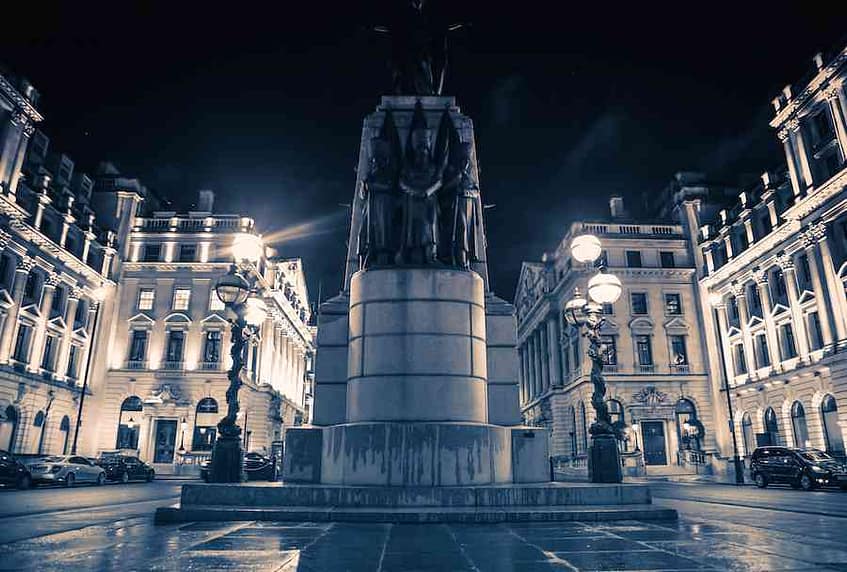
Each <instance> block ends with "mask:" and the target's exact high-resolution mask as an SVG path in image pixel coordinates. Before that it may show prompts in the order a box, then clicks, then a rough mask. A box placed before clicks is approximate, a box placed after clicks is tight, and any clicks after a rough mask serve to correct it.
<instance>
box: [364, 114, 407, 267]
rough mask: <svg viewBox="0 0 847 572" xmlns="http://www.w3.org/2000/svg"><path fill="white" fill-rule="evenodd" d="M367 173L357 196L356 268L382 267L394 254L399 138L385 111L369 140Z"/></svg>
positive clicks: (399, 155) (391, 117) (392, 259)
mask: <svg viewBox="0 0 847 572" xmlns="http://www.w3.org/2000/svg"><path fill="white" fill-rule="evenodd" d="M370 151H371V154H370V161H369V163H368V173H367V176H366V177H365V180H364V181H362V184H361V187H360V190H359V194H360V197H361V199H362V205H363V206H362V208H363V211H364V212H363V217H362V226H361V229H360V232H359V249H358V255H359V267H360V268H362V269H364V268H368V267H371V266H385V265H388V264H392V263H393V262H394V258H395V253H396V246H395V245H396V241H395V240H394V236H395V234H396V233H395V230H394V229H395V226H396V223H395V220H396V216H395V213H396V210H397V202H398V201H397V199H398V191H397V176H398V172H399V168H400V161H401V153H402V150H401V149H400V139H399V135H398V134H397V128H396V127H395V125H394V119H393V116H392V114H391V111H390V110H389V111H387V112H386V115H385V120H384V122H383V125H382V131H381V134H380V136H379V137H374V138H373V139H371V145H370Z"/></svg>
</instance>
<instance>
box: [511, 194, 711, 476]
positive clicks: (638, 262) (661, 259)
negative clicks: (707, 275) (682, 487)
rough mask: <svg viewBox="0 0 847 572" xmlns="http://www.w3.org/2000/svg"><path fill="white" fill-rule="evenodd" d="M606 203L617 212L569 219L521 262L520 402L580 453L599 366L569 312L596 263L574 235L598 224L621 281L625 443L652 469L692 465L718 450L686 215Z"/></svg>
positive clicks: (615, 356)
mask: <svg viewBox="0 0 847 572" xmlns="http://www.w3.org/2000/svg"><path fill="white" fill-rule="evenodd" d="M610 206H611V215H612V216H611V217H610V218H609V219H607V220H597V221H584V222H576V223H573V224H572V225H571V227H570V230H569V231H568V233H567V234H566V235H565V236H564V238H563V239H562V241H561V242H560V244H559V246H558V248H557V249H556V250H555V251H554V252H553V253H550V254H547V255H545V258H544V260H543V262H541V263H525V264H524V265H523V268H522V271H521V276H520V280H519V283H518V287H517V293H516V297H515V305H516V306H517V311H518V346H519V354H520V363H521V368H520V373H521V375H520V379H521V386H520V387H521V391H520V397H521V411H522V413H523V416H524V419H525V422H526V423H527V424H531V425H542V426H546V427H549V428H550V429H551V431H552V454H553V455H554V456H555V457H559V458H561V457H564V458H567V459H571V460H573V461H575V462H577V463H578V462H579V461H581V460H584V458H585V454H586V451H587V448H588V445H589V440H590V439H589V435H588V431H587V429H588V427H589V426H590V425H591V422H592V421H593V420H594V411H593V409H592V406H591V392H592V384H591V381H590V377H589V373H590V370H591V365H590V361H589V359H588V356H587V352H586V350H587V347H586V342H585V341H584V340H583V339H582V337H581V336H580V334H579V332H578V331H576V330H575V329H574V328H572V327H571V326H568V325H567V324H566V322H565V321H564V319H563V313H562V310H563V308H564V306H565V304H566V302H567V301H568V300H569V299H570V298H571V297H572V295H573V291H574V288H575V287H579V288H581V289H582V290H583V291H584V289H585V285H586V283H587V281H588V279H589V278H590V277H591V276H592V275H593V273H594V272H596V269H595V268H594V267H592V266H591V265H587V264H582V263H578V262H576V261H575V260H573V259H572V258H571V255H570V242H571V239H572V238H573V237H574V236H577V235H579V234H583V233H591V234H594V235H596V236H597V237H599V238H600V240H601V241H602V244H603V249H604V251H603V254H602V256H601V259H602V260H603V261H604V263H605V264H606V266H607V267H608V270H609V272H611V273H613V274H615V275H616V276H618V277H619V278H620V280H621V282H622V283H623V293H622V294H621V297H620V299H619V300H618V301H617V302H616V303H615V304H614V305H607V306H606V307H604V314H605V316H604V317H605V324H604V326H603V329H602V336H603V342H604V346H605V350H606V352H605V356H606V357H605V361H606V365H605V366H604V376H605V378H606V381H607V383H608V391H607V397H608V400H609V401H608V403H609V407H610V410H611V412H612V417H613V420H614V421H615V422H616V424H618V426H619V427H620V428H621V429H622V430H624V432H625V433H626V435H627V439H626V440H625V441H622V442H621V449H622V450H623V451H625V452H629V453H630V454H629V455H628V457H627V458H628V459H629V461H628V462H629V464H630V465H631V466H632V468H633V470H638V471H639V472H640V470H641V465H642V462H643V465H644V467H645V469H646V472H647V474H666V473H671V472H684V471H691V472H693V471H695V470H698V469H697V466H696V465H702V464H703V463H706V462H709V461H710V459H709V457H710V455H711V454H712V453H713V452H714V450H715V432H714V415H713V409H714V402H713V397H712V395H711V392H710V386H709V381H708V377H707V363H706V359H705V354H704V351H705V349H704V347H703V340H702V338H701V335H700V330H701V322H700V319H699V316H700V303H699V299H698V297H697V289H696V275H695V274H696V272H695V262H694V259H693V257H692V255H691V253H690V249H689V247H688V241H687V239H686V236H685V234H684V233H683V228H682V226H681V225H679V224H677V223H675V222H673V221H672V220H669V219H665V220H658V221H655V222H647V221H644V220H641V221H634V220H632V219H630V218H628V217H627V216H626V213H625V211H624V209H623V201H622V199H620V198H619V197H613V198H612V200H611V202H610ZM636 446H637V449H636Z"/></svg>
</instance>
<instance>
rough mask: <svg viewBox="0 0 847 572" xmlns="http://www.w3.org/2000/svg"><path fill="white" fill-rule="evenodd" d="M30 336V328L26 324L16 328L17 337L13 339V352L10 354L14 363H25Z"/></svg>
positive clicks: (27, 356) (27, 357)
mask: <svg viewBox="0 0 847 572" xmlns="http://www.w3.org/2000/svg"><path fill="white" fill-rule="evenodd" d="M31 336H32V328H31V327H30V326H27V325H26V324H21V325H20V326H18V337H17V338H16V339H15V352H14V354H12V355H13V356H14V358H15V361H19V362H21V363H26V362H27V360H28V359H29V342H30V338H31Z"/></svg>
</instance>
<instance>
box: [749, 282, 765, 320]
mask: <svg viewBox="0 0 847 572" xmlns="http://www.w3.org/2000/svg"><path fill="white" fill-rule="evenodd" d="M747 299H748V300H750V314H751V315H753V316H758V317H760V318H761V317H762V296H761V295H760V294H759V287H758V286H757V285H756V284H751V285H750V288H749V289H748V290H747Z"/></svg>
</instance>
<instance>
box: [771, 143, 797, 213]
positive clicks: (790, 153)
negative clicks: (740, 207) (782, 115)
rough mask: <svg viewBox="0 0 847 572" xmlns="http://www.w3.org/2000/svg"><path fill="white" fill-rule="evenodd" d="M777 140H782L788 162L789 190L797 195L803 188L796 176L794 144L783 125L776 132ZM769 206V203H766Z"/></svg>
mask: <svg viewBox="0 0 847 572" xmlns="http://www.w3.org/2000/svg"><path fill="white" fill-rule="evenodd" d="M777 136H778V137H779V140H780V141H782V147H783V150H784V151H785V162H786V163H788V177H789V178H790V179H791V190H793V191H794V195H795V196H797V195H799V194H800V193H801V192H802V191H803V189H802V188H801V187H800V178H799V177H798V176H797V156H796V154H795V152H794V146H793V145H792V143H791V133H790V131H789V130H788V129H787V128H785V127H783V128H782V129H780V130H779V133H777ZM768 208H770V205H768Z"/></svg>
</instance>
